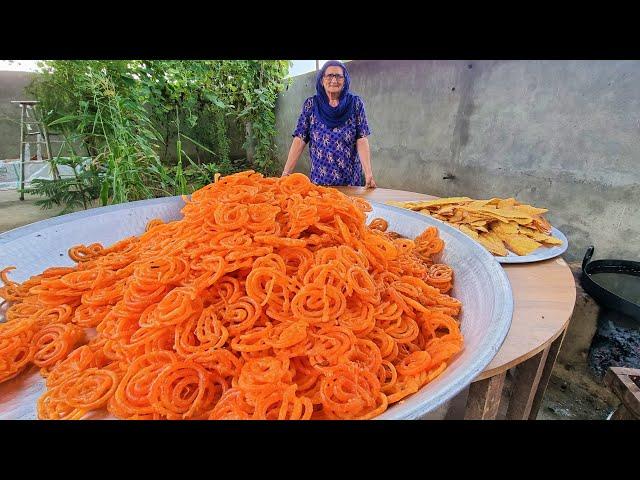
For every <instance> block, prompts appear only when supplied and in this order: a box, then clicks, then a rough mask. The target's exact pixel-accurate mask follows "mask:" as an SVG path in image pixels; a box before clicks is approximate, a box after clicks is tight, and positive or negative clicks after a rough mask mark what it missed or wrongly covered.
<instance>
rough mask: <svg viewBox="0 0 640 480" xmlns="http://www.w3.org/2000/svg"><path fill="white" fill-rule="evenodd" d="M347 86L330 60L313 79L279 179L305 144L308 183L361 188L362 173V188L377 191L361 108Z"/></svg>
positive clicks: (343, 74)
mask: <svg viewBox="0 0 640 480" xmlns="http://www.w3.org/2000/svg"><path fill="white" fill-rule="evenodd" d="M349 84H350V79H349V72H347V69H346V67H345V66H344V64H342V63H341V62H338V61H337V60H331V61H329V62H327V63H325V64H324V65H323V66H322V69H321V70H320V71H319V72H318V76H317V79H316V94H315V95H314V96H313V97H309V98H307V99H306V100H305V102H304V104H303V106H302V113H301V114H300V118H299V119H298V125H297V127H296V129H295V131H294V132H293V142H292V143H291V148H290V149H289V156H288V158H287V163H286V164H285V166H284V170H283V172H282V176H285V175H289V174H290V173H291V172H292V171H293V169H294V168H295V166H296V163H297V162H298V159H299V158H300V155H301V154H302V152H303V150H304V147H305V146H306V144H307V143H309V154H310V157H311V181H312V182H313V183H315V184H317V185H356V186H361V185H362V184H363V182H362V172H363V171H364V180H365V181H364V184H365V186H366V187H368V188H376V182H375V180H374V179H373V173H372V171H371V159H370V155H369V140H368V139H367V136H368V135H369V134H370V131H369V125H368V123H367V117H366V115H365V111H364V103H363V101H362V99H361V98H360V97H359V96H358V95H355V94H353V93H351V92H350V91H349ZM361 167H362V168H361Z"/></svg>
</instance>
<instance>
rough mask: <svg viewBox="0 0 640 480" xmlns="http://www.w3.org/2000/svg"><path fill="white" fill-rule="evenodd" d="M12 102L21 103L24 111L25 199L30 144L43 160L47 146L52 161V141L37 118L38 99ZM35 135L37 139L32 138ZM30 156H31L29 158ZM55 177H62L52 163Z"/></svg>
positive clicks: (21, 177) (21, 128) (21, 188)
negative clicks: (44, 149)
mask: <svg viewBox="0 0 640 480" xmlns="http://www.w3.org/2000/svg"><path fill="white" fill-rule="evenodd" d="M11 103H15V104H18V105H20V107H21V108H22V112H21V115H20V200H24V176H25V171H24V170H25V162H27V161H29V160H31V149H30V145H32V144H35V146H36V158H37V159H38V160H42V145H44V146H45V148H46V153H47V160H49V162H51V160H52V158H51V142H50V141H49V135H48V133H47V129H46V127H45V125H44V123H43V122H42V121H41V120H40V119H38V118H37V114H36V105H37V104H38V103H39V102H38V101H36V100H12V101H11ZM34 137H35V140H32V138H34ZM27 157H29V158H27ZM51 172H52V174H53V178H55V179H58V178H60V174H59V173H58V169H57V167H56V166H55V164H54V163H51Z"/></svg>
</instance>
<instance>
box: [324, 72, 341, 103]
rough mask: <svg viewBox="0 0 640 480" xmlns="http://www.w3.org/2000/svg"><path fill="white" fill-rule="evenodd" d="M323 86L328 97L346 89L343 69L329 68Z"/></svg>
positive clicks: (325, 73)
mask: <svg viewBox="0 0 640 480" xmlns="http://www.w3.org/2000/svg"><path fill="white" fill-rule="evenodd" d="M322 85H323V86H324V90H325V92H327V97H329V96H331V94H334V95H335V94H337V93H340V91H341V90H342V88H343V87H344V72H343V71H342V68H341V67H338V66H335V67H334V66H331V67H327V69H326V70H325V71H324V77H323V78H322Z"/></svg>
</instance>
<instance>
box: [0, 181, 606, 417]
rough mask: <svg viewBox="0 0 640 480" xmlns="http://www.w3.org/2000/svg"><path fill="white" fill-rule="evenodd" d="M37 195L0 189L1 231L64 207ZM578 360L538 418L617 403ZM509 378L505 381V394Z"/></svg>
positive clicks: (562, 371)
mask: <svg viewBox="0 0 640 480" xmlns="http://www.w3.org/2000/svg"><path fill="white" fill-rule="evenodd" d="M36 199H37V198H35V197H30V196H26V197H25V200H24V201H20V199H19V195H18V193H16V192H15V191H0V233H2V232H6V231H8V230H11V229H14V228H18V227H21V226H23V225H27V224H30V223H33V222H37V221H40V220H45V219H47V218H51V217H53V216H56V215H57V214H58V213H59V212H60V211H61V210H62V208H60V207H57V208H53V209H49V210H43V209H41V208H40V207H38V206H37V205H35V201H36ZM94 206H98V205H94ZM579 363H580V364H578V365H563V364H560V363H556V366H555V367H554V369H553V372H552V375H551V379H550V381H549V385H548V387H547V391H546V394H545V397H544V400H543V404H542V406H541V408H540V411H539V412H538V417H537V418H538V420H604V419H607V418H608V417H609V415H610V414H611V413H612V412H613V410H614V409H615V408H616V407H617V405H618V401H617V398H616V397H615V396H614V395H613V394H612V393H611V392H610V391H609V390H608V389H607V388H606V387H605V386H603V385H602V384H601V382H600V381H598V380H597V379H596V378H594V377H593V375H592V374H591V373H590V372H589V368H588V365H587V358H586V356H585V358H584V362H579ZM509 378H510V377H509V376H508V377H507V381H506V383H505V393H506V394H508V392H509V387H510V382H509ZM507 403H508V402H502V403H501V410H505V411H506V406H507ZM503 413H504V412H503Z"/></svg>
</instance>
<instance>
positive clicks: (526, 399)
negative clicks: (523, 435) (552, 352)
mask: <svg viewBox="0 0 640 480" xmlns="http://www.w3.org/2000/svg"><path fill="white" fill-rule="evenodd" d="M548 353H549V348H545V349H544V350H543V351H542V352H540V353H538V354H536V355H534V356H533V357H531V358H530V359H529V360H527V361H525V362H522V363H521V364H520V365H518V366H517V367H516V371H515V378H514V384H513V392H512V393H511V398H510V399H509V408H508V409H507V420H527V419H528V418H529V414H530V413H531V407H532V406H533V399H534V398H535V395H536V391H537V389H538V384H539V383H540V378H542V372H543V370H544V366H545V362H546V360H547V355H548Z"/></svg>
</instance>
